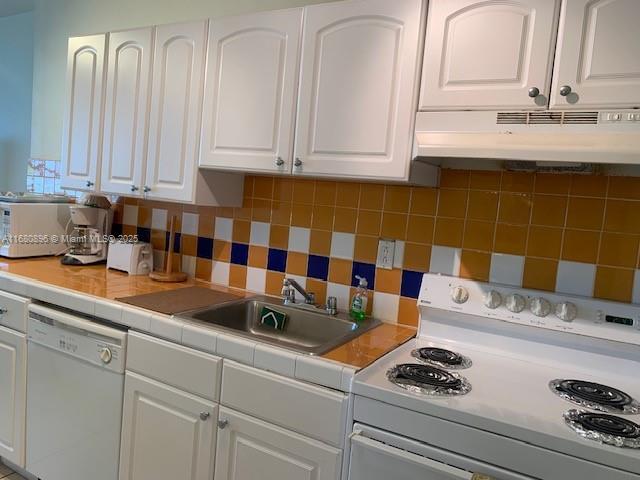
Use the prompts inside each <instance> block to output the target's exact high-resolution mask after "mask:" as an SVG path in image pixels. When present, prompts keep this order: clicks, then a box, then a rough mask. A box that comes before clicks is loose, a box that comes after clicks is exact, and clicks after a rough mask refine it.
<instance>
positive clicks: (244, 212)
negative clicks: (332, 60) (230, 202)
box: [233, 198, 253, 220]
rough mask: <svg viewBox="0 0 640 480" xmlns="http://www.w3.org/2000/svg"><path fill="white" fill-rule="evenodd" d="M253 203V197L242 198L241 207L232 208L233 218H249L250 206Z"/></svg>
mask: <svg viewBox="0 0 640 480" xmlns="http://www.w3.org/2000/svg"><path fill="white" fill-rule="evenodd" d="M252 205H253V199H252V198H249V199H246V198H245V199H244V200H243V201H242V207H241V208H234V209H233V218H236V219H238V220H251V210H252V208H251V206H252Z"/></svg>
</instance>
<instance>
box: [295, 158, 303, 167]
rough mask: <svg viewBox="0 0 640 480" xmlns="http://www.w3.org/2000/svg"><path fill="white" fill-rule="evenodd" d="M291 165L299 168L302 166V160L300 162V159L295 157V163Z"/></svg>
mask: <svg viewBox="0 0 640 480" xmlns="http://www.w3.org/2000/svg"><path fill="white" fill-rule="evenodd" d="M293 164H294V165H295V166H296V167H301V166H302V160H300V157H296V160H295V162H293Z"/></svg>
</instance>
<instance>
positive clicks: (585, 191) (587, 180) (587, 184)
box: [569, 175, 608, 197]
mask: <svg viewBox="0 0 640 480" xmlns="http://www.w3.org/2000/svg"><path fill="white" fill-rule="evenodd" d="M607 182H608V178H607V177H605V176H604V175H572V176H571V187H570V189H569V193H570V194H571V195H580V196H585V197H604V196H605V195H606V193H607Z"/></svg>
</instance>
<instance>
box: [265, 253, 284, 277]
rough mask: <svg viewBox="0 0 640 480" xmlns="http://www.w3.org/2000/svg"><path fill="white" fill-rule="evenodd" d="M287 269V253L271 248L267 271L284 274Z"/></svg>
mask: <svg viewBox="0 0 640 480" xmlns="http://www.w3.org/2000/svg"><path fill="white" fill-rule="evenodd" d="M286 267H287V251H286V250H279V249H277V248H270V249H269V256H268V260H267V270H272V271H274V272H284V271H285V269H286Z"/></svg>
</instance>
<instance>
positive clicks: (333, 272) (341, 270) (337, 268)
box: [329, 258, 353, 285]
mask: <svg viewBox="0 0 640 480" xmlns="http://www.w3.org/2000/svg"><path fill="white" fill-rule="evenodd" d="M352 268H353V262H351V260H344V259H342V258H331V259H330V260H329V281H330V282H332V283H339V284H341V285H351V272H352Z"/></svg>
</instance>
